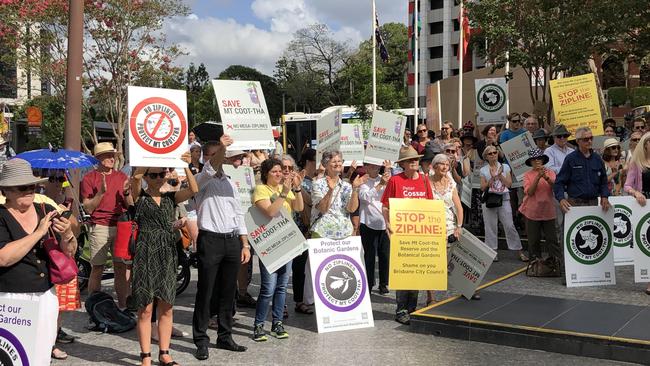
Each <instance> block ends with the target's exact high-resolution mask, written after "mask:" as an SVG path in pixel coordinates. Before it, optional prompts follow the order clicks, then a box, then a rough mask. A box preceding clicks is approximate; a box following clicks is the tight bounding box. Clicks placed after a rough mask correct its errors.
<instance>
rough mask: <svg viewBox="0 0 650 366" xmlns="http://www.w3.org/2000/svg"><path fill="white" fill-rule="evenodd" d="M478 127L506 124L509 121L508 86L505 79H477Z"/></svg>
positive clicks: (475, 82) (475, 81) (475, 84)
mask: <svg viewBox="0 0 650 366" xmlns="http://www.w3.org/2000/svg"><path fill="white" fill-rule="evenodd" d="M474 90H475V91H476V113H478V118H477V124H478V125H491V124H504V123H506V121H507V109H506V101H507V100H508V84H506V79H505V78H493V79H476V80H474Z"/></svg>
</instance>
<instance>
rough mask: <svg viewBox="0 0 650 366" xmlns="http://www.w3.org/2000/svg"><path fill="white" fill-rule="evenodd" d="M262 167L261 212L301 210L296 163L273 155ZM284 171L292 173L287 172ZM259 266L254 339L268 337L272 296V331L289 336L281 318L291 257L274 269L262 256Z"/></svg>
mask: <svg viewBox="0 0 650 366" xmlns="http://www.w3.org/2000/svg"><path fill="white" fill-rule="evenodd" d="M260 170H261V177H262V184H260V185H258V186H257V187H255V192H254V193H253V204H254V205H255V206H256V207H257V208H258V209H259V210H260V211H261V212H262V213H264V214H265V215H266V216H268V217H269V218H273V217H276V216H278V215H279V214H280V210H281V209H282V208H284V209H285V210H286V212H287V213H288V214H291V213H292V211H298V212H299V211H302V209H303V205H304V203H303V201H302V194H300V193H301V188H300V187H301V183H302V182H301V179H300V176H299V175H298V174H296V172H294V171H293V170H294V167H293V164H292V163H291V162H290V161H288V160H287V159H283V160H282V161H280V160H278V159H275V158H271V159H269V160H266V161H264V162H263V163H262V165H261V167H260ZM283 171H288V172H289V173H288V174H286V175H285V174H283ZM259 266H260V276H261V278H262V284H261V288H260V295H259V297H258V299H257V307H256V309H255V321H254V323H253V340H254V341H256V342H263V341H266V340H267V339H268V338H267V336H266V332H265V331H264V322H265V320H266V315H267V313H268V311H269V305H270V304H271V300H273V311H272V319H273V320H272V323H271V335H272V336H274V337H276V338H278V339H285V338H288V337H289V333H287V331H286V330H285V329H284V326H283V324H282V319H283V310H284V304H285V299H286V296H287V284H288V282H289V274H290V272H291V270H290V268H291V261H289V262H287V263H286V264H285V265H284V266H282V267H281V268H279V269H277V270H276V271H275V272H273V273H270V272H269V271H268V270H267V269H266V266H265V265H264V263H263V262H262V260H261V259H260V261H259Z"/></svg>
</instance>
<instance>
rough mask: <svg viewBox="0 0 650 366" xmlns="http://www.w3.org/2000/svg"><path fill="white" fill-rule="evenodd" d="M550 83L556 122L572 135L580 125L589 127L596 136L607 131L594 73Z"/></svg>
mask: <svg viewBox="0 0 650 366" xmlns="http://www.w3.org/2000/svg"><path fill="white" fill-rule="evenodd" d="M550 85H551V97H552V98H553V111H554V113H555V121H556V123H561V124H563V125H564V126H565V127H566V128H567V130H569V132H570V133H571V135H572V136H573V135H574V134H575V131H576V129H578V127H589V128H590V129H591V132H592V133H593V134H594V136H600V135H603V134H604V133H605V132H604V130H603V118H602V115H601V111H600V100H599V99H598V91H597V89H596V79H595V78H594V74H592V73H589V74H584V75H580V76H573V77H568V78H563V79H556V80H551V82H550Z"/></svg>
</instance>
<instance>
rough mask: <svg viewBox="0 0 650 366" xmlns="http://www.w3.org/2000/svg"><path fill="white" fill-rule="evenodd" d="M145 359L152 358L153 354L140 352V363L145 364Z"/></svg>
mask: <svg viewBox="0 0 650 366" xmlns="http://www.w3.org/2000/svg"><path fill="white" fill-rule="evenodd" d="M145 358H151V352H140V361H142V363H144V359H145Z"/></svg>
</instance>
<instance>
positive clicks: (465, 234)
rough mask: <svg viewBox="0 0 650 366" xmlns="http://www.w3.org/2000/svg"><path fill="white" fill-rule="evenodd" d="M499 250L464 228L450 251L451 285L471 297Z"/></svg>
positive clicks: (449, 269)
mask: <svg viewBox="0 0 650 366" xmlns="http://www.w3.org/2000/svg"><path fill="white" fill-rule="evenodd" d="M496 256H497V252H496V251H494V250H493V249H491V248H490V247H488V246H487V245H485V243H483V242H482V241H480V240H479V239H478V238H477V237H475V236H474V235H472V233H470V232H469V231H467V230H465V229H463V231H462V233H461V235H460V240H459V241H457V242H455V243H453V244H451V251H450V252H449V264H448V266H447V268H448V271H449V285H450V286H451V287H453V288H454V289H455V290H458V291H460V293H461V294H463V296H465V297H466V298H467V299H471V298H472V295H474V292H476V288H477V287H478V286H479V285H480V284H481V282H482V281H483V278H484V277H485V274H486V273H487V271H488V269H490V266H491V265H492V261H493V260H494V258H495V257H496Z"/></svg>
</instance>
